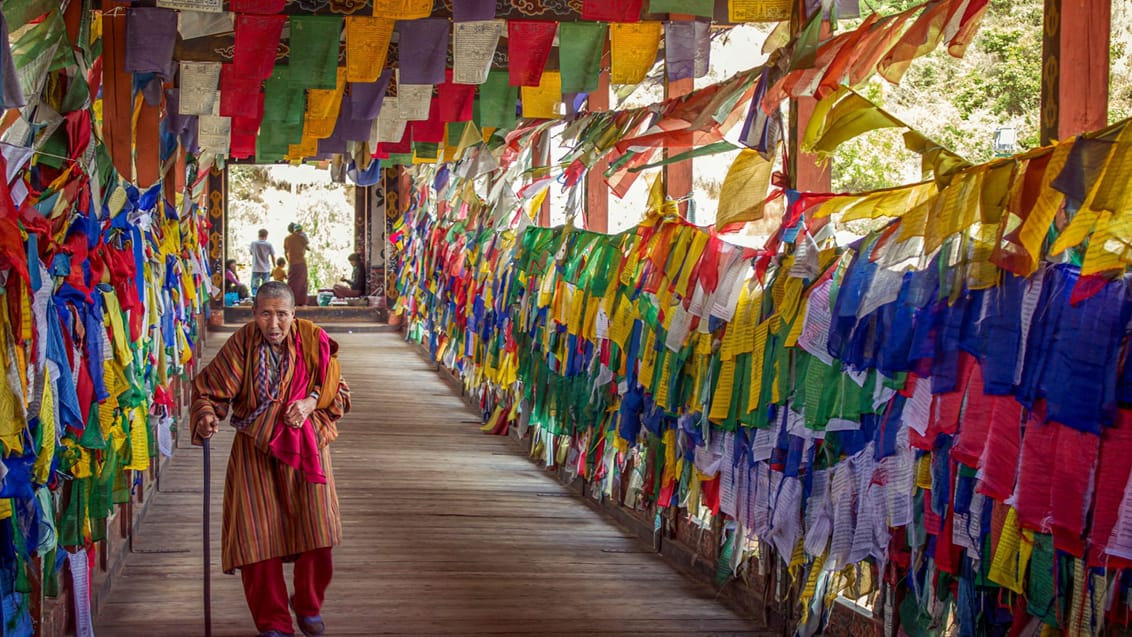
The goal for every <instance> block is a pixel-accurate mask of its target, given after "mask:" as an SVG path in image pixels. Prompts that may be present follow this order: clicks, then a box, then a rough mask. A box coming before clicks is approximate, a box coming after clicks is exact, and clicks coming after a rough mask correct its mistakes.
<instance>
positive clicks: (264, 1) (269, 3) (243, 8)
mask: <svg viewBox="0 0 1132 637" xmlns="http://www.w3.org/2000/svg"><path fill="white" fill-rule="evenodd" d="M285 6H287V0H230V2H229V3H228V10H229V11H231V12H232V13H254V14H256V15H274V14H276V13H279V12H280V11H282V10H283V7H285Z"/></svg>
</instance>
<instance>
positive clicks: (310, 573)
mask: <svg viewBox="0 0 1132 637" xmlns="http://www.w3.org/2000/svg"><path fill="white" fill-rule="evenodd" d="M333 574H334V562H333V560H332V559H331V557H330V548H329V547H327V548H321V549H315V550H313V551H307V552H306V553H301V554H299V559H298V560H296V561H295V581H294V585H295V595H294V598H293V602H294V607H295V614H296V615H300V616H302V617H314V616H315V615H318V614H319V613H320V611H321V610H322V601H323V600H324V599H325V598H326V587H327V586H329V585H330V578H331V576H332V575H333ZM240 577H241V578H242V579H243V581H244V597H245V598H247V600H248V609H249V610H251V611H252V618H253V619H255V627H256V630H258V631H260V632H261V633H262V632H266V631H269V630H278V631H280V632H282V633H284V634H287V635H291V634H294V632H295V628H294V622H293V621H292V619H291V609H290V608H288V603H287V582H286V581H285V580H284V579H283V560H282V559H280V558H278V557H277V558H273V559H270V560H264V561H262V562H256V563H254V564H246V565H244V566H241V567H240Z"/></svg>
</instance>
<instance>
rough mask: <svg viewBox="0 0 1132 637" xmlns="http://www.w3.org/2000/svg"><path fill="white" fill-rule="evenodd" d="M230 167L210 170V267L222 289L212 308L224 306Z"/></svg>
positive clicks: (213, 280) (213, 298)
mask: <svg viewBox="0 0 1132 637" xmlns="http://www.w3.org/2000/svg"><path fill="white" fill-rule="evenodd" d="M227 212H228V167H227V166H225V167H224V168H223V169H221V168H217V167H216V166H212V167H211V168H210V169H209V171H208V267H209V269H211V270H212V285H213V286H215V288H216V289H218V290H220V291H221V293H220V295H219V296H214V297H212V299H211V300H212V308H213V309H214V310H216V311H222V309H223V307H224V293H223V290H224V242H225V241H226V240H227V237H228V227H227V225H228V221H227V219H228V214H227Z"/></svg>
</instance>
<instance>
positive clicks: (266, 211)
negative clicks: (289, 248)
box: [228, 165, 354, 291]
mask: <svg viewBox="0 0 1132 637" xmlns="http://www.w3.org/2000/svg"><path fill="white" fill-rule="evenodd" d="M228 187H229V197H228V214H229V220H228V255H229V258H232V259H236V261H237V262H238V264H239V269H240V277H241V279H243V280H248V279H249V278H250V276H251V256H250V254H249V253H248V250H247V246H248V245H249V244H250V243H251V242H252V241H254V240H255V239H256V233H257V232H258V231H259V229H261V228H263V229H266V230H267V231H268V240H269V241H271V242H272V244H273V245H274V246H275V251H276V255H277V256H284V255H283V238H284V237H285V236H286V235H287V225H288V224H290V223H298V224H300V225H302V226H303V231H304V232H305V233H306V235H307V237H308V239H309V240H310V251H309V252H308V253H307V267H308V271H309V279H310V289H311V290H312V291H313V290H316V289H318V288H328V287H331V286H333V285H334V283H335V282H336V281H337V280H338V279H339V278H341V277H344V276H349V275H350V274H351V273H350V267H349V263H348V261H347V257H348V256H349V255H350V253H352V252H353V251H354V192H353V190H354V189H353V188H352V187H351V186H348V185H346V184H336V183H331V181H330V174H329V172H328V171H326V170H319V169H318V168H316V167H314V166H307V165H304V166H285V165H279V166H231V167H229V173H228Z"/></svg>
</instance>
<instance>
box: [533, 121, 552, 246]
mask: <svg viewBox="0 0 1132 637" xmlns="http://www.w3.org/2000/svg"><path fill="white" fill-rule="evenodd" d="M547 166H550V131H549V130H544V131H542V132H541V133H539V134H538V135H537V136H536V137H535V140H534V158H533V159H532V168H534V169H535V170H534V177H535V178H536V179H538V178H541V177H543V176H545V175H546V174H547V169H546V167H547ZM536 223H537V224H538V225H539V226H541V227H543V228H549V227H550V196H549V195H548V196H547V197H546V198H544V199H543V200H542V205H541V206H539V209H538V219H537V220H536Z"/></svg>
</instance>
